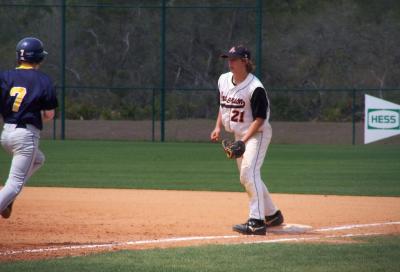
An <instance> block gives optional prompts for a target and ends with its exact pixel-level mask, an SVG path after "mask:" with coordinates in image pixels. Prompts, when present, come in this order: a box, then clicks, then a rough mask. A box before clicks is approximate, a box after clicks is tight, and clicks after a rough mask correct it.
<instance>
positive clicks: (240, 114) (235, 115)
mask: <svg viewBox="0 0 400 272" xmlns="http://www.w3.org/2000/svg"><path fill="white" fill-rule="evenodd" d="M231 121H232V122H240V123H243V122H244V111H238V110H233V111H232V117H231Z"/></svg>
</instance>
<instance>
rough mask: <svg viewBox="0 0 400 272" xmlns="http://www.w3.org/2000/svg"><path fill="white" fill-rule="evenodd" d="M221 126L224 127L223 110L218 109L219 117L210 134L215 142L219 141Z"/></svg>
mask: <svg viewBox="0 0 400 272" xmlns="http://www.w3.org/2000/svg"><path fill="white" fill-rule="evenodd" d="M221 127H222V116H221V111H218V117H217V121H216V123H215V128H214V130H213V131H212V132H211V135H210V138H211V141H213V142H216V141H219V139H220V135H221Z"/></svg>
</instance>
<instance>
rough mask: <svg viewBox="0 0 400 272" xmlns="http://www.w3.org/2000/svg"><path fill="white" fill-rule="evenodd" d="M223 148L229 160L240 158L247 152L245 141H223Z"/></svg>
mask: <svg viewBox="0 0 400 272" xmlns="http://www.w3.org/2000/svg"><path fill="white" fill-rule="evenodd" d="M222 148H223V149H224V151H225V154H226V156H227V157H228V158H229V159H237V158H240V157H241V156H243V153H244V151H246V145H245V144H244V142H243V141H235V142H232V141H231V140H222Z"/></svg>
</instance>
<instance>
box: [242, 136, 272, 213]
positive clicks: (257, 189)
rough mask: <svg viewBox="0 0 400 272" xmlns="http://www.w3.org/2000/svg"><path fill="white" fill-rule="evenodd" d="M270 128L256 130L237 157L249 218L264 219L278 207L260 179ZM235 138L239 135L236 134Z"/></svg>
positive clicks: (269, 139) (269, 137)
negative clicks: (247, 198) (247, 202)
mask: <svg viewBox="0 0 400 272" xmlns="http://www.w3.org/2000/svg"><path fill="white" fill-rule="evenodd" d="M271 137H272V129H268V130H266V131H264V132H257V133H256V134H254V135H253V137H251V138H250V139H249V140H248V141H247V143H246V151H245V152H244V154H243V157H242V158H239V159H237V160H236V161H237V165H238V168H239V172H240V183H241V184H242V185H243V187H244V188H245V190H246V192H247V194H248V195H249V200H250V203H249V209H250V213H249V218H255V219H262V220H264V219H265V216H269V215H272V214H274V213H275V212H276V211H277V210H278V209H277V207H276V206H275V204H274V203H273V202H272V199H271V196H270V194H269V191H268V189H267V187H266V186H265V184H264V182H263V180H262V179H261V167H262V165H263V162H264V158H265V155H266V153H267V150H268V146H269V143H270V142H271ZM235 138H236V140H239V139H240V137H239V136H236V137H235Z"/></svg>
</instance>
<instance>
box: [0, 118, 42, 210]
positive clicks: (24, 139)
mask: <svg viewBox="0 0 400 272" xmlns="http://www.w3.org/2000/svg"><path fill="white" fill-rule="evenodd" d="M39 138H40V130H38V129H37V128H35V127H34V126H31V125H27V128H16V125H15V124H4V128H3V132H2V133H1V145H2V147H3V148H4V149H5V150H6V151H7V152H8V153H9V154H11V155H12V156H13V158H12V162H11V168H10V173H9V176H8V179H7V182H6V183H5V185H4V187H3V188H2V189H1V190H0V212H2V211H3V210H4V209H6V208H7V206H8V205H9V204H10V203H11V202H12V201H14V199H15V198H16V197H17V195H18V194H19V193H20V192H21V190H22V187H23V186H24V185H25V183H26V182H27V180H28V179H29V178H30V177H31V176H32V175H33V173H34V172H35V171H37V170H38V169H39V168H40V167H41V166H42V165H43V163H44V160H45V157H44V154H43V153H42V152H41V151H40V150H39Z"/></svg>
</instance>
